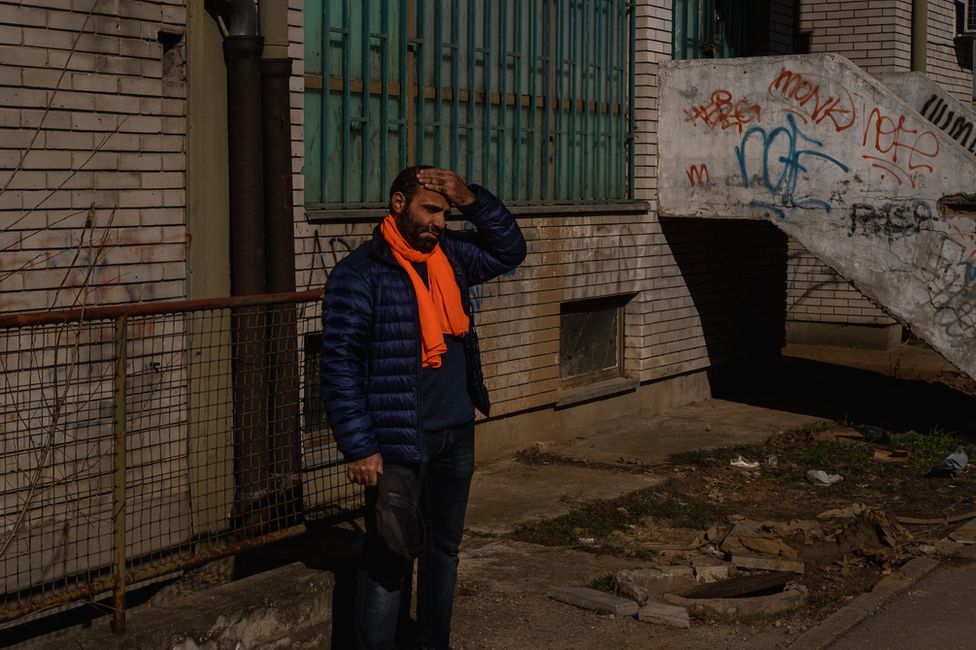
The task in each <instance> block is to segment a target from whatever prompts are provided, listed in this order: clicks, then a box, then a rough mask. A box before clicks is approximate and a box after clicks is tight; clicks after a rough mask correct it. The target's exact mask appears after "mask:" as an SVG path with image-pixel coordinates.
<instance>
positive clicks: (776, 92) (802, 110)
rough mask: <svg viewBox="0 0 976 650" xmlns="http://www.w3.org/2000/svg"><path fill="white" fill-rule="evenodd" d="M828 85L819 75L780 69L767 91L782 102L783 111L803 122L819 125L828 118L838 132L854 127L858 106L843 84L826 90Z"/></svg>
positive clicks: (827, 81)
mask: <svg viewBox="0 0 976 650" xmlns="http://www.w3.org/2000/svg"><path fill="white" fill-rule="evenodd" d="M829 84H830V82H829V80H826V79H822V78H820V77H819V76H818V75H813V74H810V73H807V72H802V73H801V72H797V71H794V70H790V69H788V68H782V69H780V72H779V74H778V75H776V77H775V78H774V79H773V80H772V82H771V83H770V84H769V88H768V93H769V96H770V97H771V98H773V99H777V100H780V101H782V102H785V104H786V110H787V111H789V112H790V113H791V114H793V115H796V116H797V117H798V118H800V119H801V120H802V121H803V123H804V124H810V123H812V124H817V125H820V124H822V123H824V122H825V121H827V120H830V122H831V124H833V126H834V129H835V130H836V131H837V132H838V133H839V132H841V131H845V130H847V129H849V128H851V127H852V126H854V122H855V121H856V120H857V107H856V106H855V104H854V97H853V96H852V95H851V92H850V91H849V90H847V89H846V88H843V87H840V88H835V89H830V90H825V88H826V87H828V86H829Z"/></svg>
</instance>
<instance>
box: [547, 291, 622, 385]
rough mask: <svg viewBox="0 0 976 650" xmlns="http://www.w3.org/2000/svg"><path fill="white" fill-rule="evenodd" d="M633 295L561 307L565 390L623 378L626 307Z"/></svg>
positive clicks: (575, 302) (582, 301)
mask: <svg viewBox="0 0 976 650" xmlns="http://www.w3.org/2000/svg"><path fill="white" fill-rule="evenodd" d="M631 298H633V294H628V295H621V296H607V297H603V298H595V299H589V300H574V301H572V302H564V303H562V304H561V305H560V306H559V378H560V380H561V384H562V387H564V388H570V387H574V386H583V385H588V384H593V383H597V382H601V381H606V380H611V379H616V378H620V377H622V376H623V374H624V372H623V367H624V363H623V361H624V307H625V306H626V304H627V303H628V302H629V301H630V299H631Z"/></svg>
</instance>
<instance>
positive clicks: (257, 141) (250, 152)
mask: <svg viewBox="0 0 976 650" xmlns="http://www.w3.org/2000/svg"><path fill="white" fill-rule="evenodd" d="M262 46H263V39H262V38H261V37H260V36H257V35H231V36H227V37H226V38H225V39H224V61H225V62H226V64H227V114H228V115H227V130H228V141H229V147H228V155H229V158H230V238H231V244H230V247H231V251H230V257H231V293H232V295H235V296H246V295H251V294H259V293H266V290H267V285H266V282H265V269H264V260H265V248H264V246H265V226H264V214H263V213H264V183H263V177H264V166H263V155H262V141H261V101H260V96H261V70H260V58H259V57H260V55H261V49H262ZM264 313H265V312H264V310H263V309H262V308H260V307H250V308H241V309H237V310H234V312H233V319H234V325H233V329H234V358H233V364H234V370H233V374H234V449H235V454H234V456H235V458H234V471H235V478H236V499H235V504H234V513H233V517H234V519H235V520H236V521H237V522H238V524H239V525H240V526H241V527H242V529H243V530H245V531H249V532H253V531H255V530H263V529H264V528H265V526H266V524H267V514H268V513H267V511H266V510H265V509H264V507H263V506H262V505H261V501H262V499H263V498H264V497H265V496H266V494H267V491H268V460H269V458H268V438H267V419H268V414H267V396H268V383H267V366H266V364H265V352H266V350H265V347H266V336H267V332H266V329H265V318H264Z"/></svg>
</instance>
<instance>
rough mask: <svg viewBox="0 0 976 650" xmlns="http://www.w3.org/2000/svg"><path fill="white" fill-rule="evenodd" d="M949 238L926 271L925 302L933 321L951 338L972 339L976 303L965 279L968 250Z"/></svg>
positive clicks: (969, 265) (967, 277) (966, 276)
mask: <svg viewBox="0 0 976 650" xmlns="http://www.w3.org/2000/svg"><path fill="white" fill-rule="evenodd" d="M967 249H968V247H967V246H964V245H962V244H960V243H959V242H957V241H955V240H954V239H952V238H950V237H945V238H944V239H943V240H942V246H941V248H940V249H939V254H938V256H937V257H936V258H934V260H933V264H932V268H929V269H928V271H929V274H928V278H929V282H928V291H929V302H930V304H931V306H932V309H933V310H935V322H936V323H937V324H938V325H939V326H941V327H942V328H944V330H945V331H946V333H947V334H949V336H951V337H961V336H970V337H971V336H972V334H973V331H974V328H976V300H973V287H972V286H971V282H970V281H969V278H970V277H971V272H970V268H971V265H972V257H973V255H972V251H969V250H967Z"/></svg>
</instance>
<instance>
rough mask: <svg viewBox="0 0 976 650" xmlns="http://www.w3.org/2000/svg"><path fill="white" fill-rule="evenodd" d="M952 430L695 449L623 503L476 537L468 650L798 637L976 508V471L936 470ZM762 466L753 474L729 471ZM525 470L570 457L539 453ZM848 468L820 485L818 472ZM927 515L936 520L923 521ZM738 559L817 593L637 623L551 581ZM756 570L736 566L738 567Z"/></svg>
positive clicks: (580, 507)
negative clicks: (798, 569)
mask: <svg viewBox="0 0 976 650" xmlns="http://www.w3.org/2000/svg"><path fill="white" fill-rule="evenodd" d="M965 444H966V441H965V440H963V439H962V438H960V437H959V436H958V435H956V434H948V433H945V432H943V431H941V430H939V429H934V430H932V431H928V432H925V433H916V432H912V431H906V432H895V431H883V430H880V429H876V428H867V429H863V428H862V430H860V431H859V430H856V429H852V428H850V427H847V426H843V425H840V424H837V423H825V424H823V425H820V426H815V427H811V428H808V429H805V430H795V431H789V432H785V433H782V434H778V435H776V436H773V437H772V438H771V439H770V440H768V441H767V442H766V444H764V445H754V446H748V447H734V448H726V449H719V450H712V451H707V452H704V451H703V452H694V453H690V454H684V455H681V456H679V457H676V458H674V459H673V462H672V463H670V464H669V465H668V466H666V467H660V466H658V467H654V468H640V467H635V468H631V469H630V470H629V471H634V472H641V471H645V472H650V471H654V472H656V473H661V472H662V471H663V472H667V473H668V474H669V475H670V478H669V480H667V481H666V482H665V483H664V484H662V485H660V486H658V487H654V488H648V489H645V490H641V491H638V492H635V493H633V494H630V495H628V496H625V497H622V498H619V499H613V500H607V501H592V502H583V503H579V504H574V505H575V506H576V507H575V508H574V510H573V511H572V512H570V513H569V514H567V515H564V516H561V517H557V518H553V519H548V520H544V521H541V522H538V523H533V524H527V525H522V526H520V527H519V528H517V529H516V531H515V532H514V533H512V534H511V535H503V536H498V537H492V536H482V537H476V538H471V537H469V538H468V539H467V540H466V541H465V548H464V554H465V557H464V560H463V561H462V565H461V574H460V579H459V586H458V598H457V604H456V614H455V621H456V629H455V645H456V647H458V648H499V649H500V648H529V647H540V648H594V647H609V648H637V647H660V648H678V647H682V648H689V647H692V648H697V647H701V648H704V647H709V648H733V647H741V646H742V645H743V644H744V643H745V642H748V644H749V645H750V646H751V647H753V648H778V647H784V646H786V645H788V644H789V643H790V642H791V641H792V640H793V639H794V638H795V637H796V636H797V635H799V634H800V633H802V632H803V631H804V630H806V629H808V628H809V627H811V626H813V625H815V624H816V623H818V622H819V621H821V620H823V619H824V618H826V617H827V616H829V615H830V614H831V613H833V612H834V611H836V610H837V609H839V608H840V607H841V606H843V605H844V604H846V603H848V602H850V601H851V600H853V599H854V598H855V597H856V596H857V595H859V594H861V593H863V592H865V591H869V590H871V588H872V587H873V586H874V585H875V584H876V583H877V582H878V581H879V580H880V579H881V578H882V577H884V576H885V575H887V574H889V573H891V572H892V571H894V570H896V569H897V568H898V567H899V566H901V565H902V564H904V563H905V562H907V561H908V560H909V559H911V558H913V557H916V556H918V555H921V554H926V553H931V552H933V550H934V549H933V548H932V547H933V546H934V545H935V544H936V543H937V542H938V541H939V540H940V539H942V538H943V537H945V536H946V535H947V534H949V533H951V531H952V530H954V529H955V528H957V527H958V526H959V525H960V521H958V520H957V521H954V522H950V521H947V520H948V519H950V518H952V517H957V519H958V517H959V516H964V515H966V514H967V513H972V512H973V511H976V472H973V471H972V470H971V468H967V470H966V471H964V472H963V473H962V474H961V475H959V476H956V477H950V478H945V477H942V478H937V477H927V476H925V475H926V474H927V472H928V471H929V469H930V468H931V467H932V466H933V465H935V464H936V463H938V461H940V460H941V459H942V458H944V457H945V455H946V454H947V453H950V452H952V451H954V450H955V449H957V448H958V447H959V446H961V445H965ZM740 457H741V458H742V459H743V460H745V461H747V462H749V461H753V462H757V463H758V466H757V467H755V468H752V469H749V468H740V467H736V466H733V465H732V464H730V462H731V461H733V460H736V459H738V458H740ZM520 459H521V460H522V461H523V462H526V463H532V464H549V463H566V462H574V461H572V460H570V459H565V458H560V457H559V456H555V455H551V454H547V453H542V452H527V453H523V454H521V455H520ZM811 469H822V470H824V471H826V472H827V473H829V474H837V475H840V476H841V477H842V480H840V481H839V482H837V483H834V484H832V485H819V484H814V483H813V482H812V481H811V480H810V479H809V478H808V477H807V475H806V474H807V471H808V470H811ZM921 520H925V521H921ZM733 554H736V555H737V554H742V555H751V556H760V557H765V558H769V559H780V560H782V559H790V560H794V561H798V562H802V564H803V573H802V574H798V575H796V576H795V578H794V581H795V582H796V583H799V584H801V585H803V586H805V587H806V588H807V589H808V590H809V599H808V601H807V604H806V605H805V606H803V607H802V608H800V609H798V610H795V611H793V612H790V613H787V614H783V615H779V616H775V617H771V618H765V619H754V620H751V621H730V620H716V619H715V617H709V616H694V615H693V617H692V626H691V628H690V629H684V630H675V629H670V628H666V627H661V626H657V625H649V624H645V623H641V622H638V621H637V620H636V619H634V618H632V617H617V618H614V617H612V616H605V615H599V614H595V613H593V612H589V611H586V610H582V609H579V608H575V607H572V606H569V605H565V604H561V603H558V602H556V601H554V600H552V599H550V598H549V597H548V596H547V594H548V592H549V590H550V588H551V587H553V586H589V587H593V588H597V589H602V590H605V591H611V592H612V591H614V581H613V577H614V575H615V574H616V572H617V571H619V570H620V569H625V568H628V569H632V568H640V567H652V566H668V565H691V564H695V563H697V562H699V561H701V560H702V559H703V558H705V559H708V560H709V561H717V560H720V559H728V558H729V557H730V556H731V555H733ZM748 573H752V571H750V570H743V569H739V570H738V571H736V572H735V574H736V575H743V574H748Z"/></svg>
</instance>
